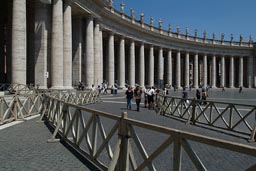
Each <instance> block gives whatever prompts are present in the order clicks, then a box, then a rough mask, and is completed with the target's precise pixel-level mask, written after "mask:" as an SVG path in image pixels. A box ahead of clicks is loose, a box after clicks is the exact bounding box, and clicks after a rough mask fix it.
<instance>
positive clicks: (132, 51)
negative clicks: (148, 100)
mask: <svg viewBox="0 0 256 171" xmlns="http://www.w3.org/2000/svg"><path fill="white" fill-rule="evenodd" d="M128 75H129V79H128V81H129V85H130V86H132V87H134V86H135V43H134V40H131V42H130V57H129V74H128Z"/></svg>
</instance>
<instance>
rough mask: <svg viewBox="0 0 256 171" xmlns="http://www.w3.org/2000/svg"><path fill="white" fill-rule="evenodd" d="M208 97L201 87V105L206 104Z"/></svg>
mask: <svg viewBox="0 0 256 171" xmlns="http://www.w3.org/2000/svg"><path fill="white" fill-rule="evenodd" d="M207 97H208V94H207V92H206V91H205V90H204V89H203V90H202V103H203V105H206V104H207V102H206V98H207Z"/></svg>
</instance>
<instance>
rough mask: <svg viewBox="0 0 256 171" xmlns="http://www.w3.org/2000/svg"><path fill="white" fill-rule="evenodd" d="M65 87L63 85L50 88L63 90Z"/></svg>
mask: <svg viewBox="0 0 256 171" xmlns="http://www.w3.org/2000/svg"><path fill="white" fill-rule="evenodd" d="M63 89H64V87H63V86H52V87H51V88H50V90H63Z"/></svg>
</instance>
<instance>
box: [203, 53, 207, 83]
mask: <svg viewBox="0 0 256 171" xmlns="http://www.w3.org/2000/svg"><path fill="white" fill-rule="evenodd" d="M203 84H204V85H203V86H204V87H206V86H207V55H206V54H205V55H204V80H203Z"/></svg>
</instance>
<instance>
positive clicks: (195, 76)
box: [194, 53, 198, 88]
mask: <svg viewBox="0 0 256 171" xmlns="http://www.w3.org/2000/svg"><path fill="white" fill-rule="evenodd" d="M194 87H195V88H198V54H197V53H196V54H195V56H194Z"/></svg>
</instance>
